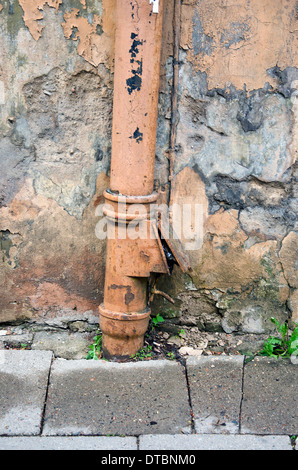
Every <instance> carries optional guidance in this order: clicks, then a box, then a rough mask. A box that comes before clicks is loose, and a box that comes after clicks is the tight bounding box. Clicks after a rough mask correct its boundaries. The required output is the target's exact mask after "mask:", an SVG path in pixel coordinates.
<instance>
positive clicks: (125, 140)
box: [99, 0, 169, 359]
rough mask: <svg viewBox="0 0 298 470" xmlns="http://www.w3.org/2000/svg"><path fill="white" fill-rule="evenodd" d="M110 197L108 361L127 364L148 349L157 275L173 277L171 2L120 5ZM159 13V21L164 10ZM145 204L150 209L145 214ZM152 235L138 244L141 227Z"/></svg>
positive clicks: (121, 1)
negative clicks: (167, 206) (164, 180)
mask: <svg viewBox="0 0 298 470" xmlns="http://www.w3.org/2000/svg"><path fill="white" fill-rule="evenodd" d="M116 8H117V12H116V43H115V75H114V104H113V132H112V158H111V180H110V189H109V190H107V191H105V192H104V197H105V208H104V214H105V215H106V217H107V221H108V223H107V232H108V235H107V255H106V256H107V257H106V272H105V288H104V301H103V304H102V305H100V307H99V323H100V328H101V331H102V348H103V355H104V357H105V358H109V359H121V358H123V359H124V358H127V357H130V356H131V355H133V354H135V353H136V352H137V351H138V350H139V349H141V348H142V346H143V344H144V334H145V332H146V330H147V328H148V323H149V317H150V313H151V312H150V308H149V305H148V303H149V294H150V293H148V282H149V277H150V273H152V272H156V273H167V272H169V270H168V266H167V262H166V259H165V254H164V252H163V249H162V246H161V242H160V239H159V238H158V236H156V237H155V238H154V237H152V236H150V234H151V233H152V223H153V225H154V227H153V232H154V233H155V234H156V232H157V230H156V225H155V223H154V221H153V222H152V220H150V217H149V214H150V207H151V204H152V203H154V202H155V201H156V200H157V194H156V193H155V192H154V191H153V189H154V165H155V146H156V127H157V106H158V96H159V75H160V56H161V42H162V23H163V8H164V0H159V1H158V0H151V1H150V2H149V0H140V1H128V0H117V6H116ZM157 8H158V13H156V10H157ZM140 204H141V205H142V207H141V208H140ZM136 223H137V224H139V229H140V230H142V231H143V233H145V236H143V237H142V238H137V239H134V237H133V236H132V237H130V233H129V232H130V231H131V232H133V231H134V230H135V224H136Z"/></svg>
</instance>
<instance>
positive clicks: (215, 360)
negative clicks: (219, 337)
mask: <svg viewBox="0 0 298 470" xmlns="http://www.w3.org/2000/svg"><path fill="white" fill-rule="evenodd" d="M243 363H244V356H218V357H217V356H201V357H198V358H197V357H190V358H188V359H187V362H186V364H187V374H188V380H189V386H190V397H191V403H192V407H193V413H194V422H195V430H196V432H197V433H203V434H209V433H215V434H217V433H220V434H235V433H238V432H239V416H240V405H241V397H242V373H243Z"/></svg>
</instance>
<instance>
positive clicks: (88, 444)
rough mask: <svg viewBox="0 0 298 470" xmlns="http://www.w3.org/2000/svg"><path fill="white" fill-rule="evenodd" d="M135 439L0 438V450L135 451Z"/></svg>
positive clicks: (86, 437)
mask: <svg viewBox="0 0 298 470" xmlns="http://www.w3.org/2000/svg"><path fill="white" fill-rule="evenodd" d="M137 448H138V445H137V438H136V437H113V436H68V437H63V436H59V437H58V436H55V437H43V436H40V437H37V436H32V437H0V450H137Z"/></svg>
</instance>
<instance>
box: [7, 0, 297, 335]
mask: <svg viewBox="0 0 298 470" xmlns="http://www.w3.org/2000/svg"><path fill="white" fill-rule="evenodd" d="M142 1H146V0H142ZM173 1H174V0H168V2H167V7H166V15H165V21H164V25H165V29H164V47H163V65H162V70H161V77H162V80H161V93H160V108H159V120H158V136H157V152H156V154H157V155H156V180H157V186H159V187H160V189H161V190H165V191H169V190H170V191H171V198H172V201H173V202H175V203H177V204H181V205H182V204H183V203H184V202H190V201H192V202H195V203H197V204H200V205H201V207H202V210H203V219H204V226H203V242H202V244H201V246H200V248H199V249H198V250H193V251H190V252H189V254H190V258H191V261H192V266H193V269H194V272H193V276H192V278H190V277H189V276H183V275H182V274H181V273H180V272H179V270H178V269H176V268H175V269H174V273H173V275H172V277H171V278H166V277H165V278H163V279H161V280H160V282H159V284H160V288H161V289H165V290H166V291H167V292H169V293H170V294H171V295H172V296H174V297H175V298H176V305H175V306H174V307H173V306H171V305H170V304H168V303H167V302H166V301H164V300H162V299H160V298H156V299H155V301H154V309H155V311H160V312H161V313H162V314H163V315H164V316H167V317H168V318H171V321H172V322H174V323H177V324H182V325H190V326H198V327H199V328H200V329H207V330H209V331H220V330H222V329H223V330H224V331H226V332H233V331H240V332H256V333H260V332H264V331H268V330H269V329H270V328H271V324H270V321H269V319H270V316H272V315H274V316H275V317H277V318H279V319H286V318H287V317H288V316H289V314H290V315H292V316H293V318H294V319H296V320H297V319H298V311H297V309H298V307H297V302H298V299H297V290H296V288H297V277H296V269H297V261H296V260H295V256H297V232H295V230H297V226H296V223H297V189H295V183H296V174H295V169H296V166H295V158H296V154H297V136H298V128H297V120H298V114H297V113H298V102H297V97H296V95H295V91H296V90H297V89H298V69H297V67H298V61H297V47H295V41H297V2H296V0H280V1H278V2H274V1H271V0H237V2H235V0H233V1H232V0H211V1H210V0H208V1H207V0H200V1H199V0H197V1H195V0H184V1H183V3H182V12H181V40H180V61H179V64H180V67H179V87H178V112H179V123H178V127H177V137H176V147H175V162H174V166H173V170H174V179H173V180H172V181H171V183H170V184H169V161H168V158H167V155H168V154H167V151H168V148H169V134H170V130H171V119H170V118H171V99H170V97H171V90H172V88H171V87H172V73H173V60H172V42H173V31H172V29H173V28H172V15H173ZM0 3H1V4H2V8H1V6H0V139H1V140H0V161H1V173H0V244H1V255H2V257H1V259H0V262H1V265H0V266H1V267H0V285H1V288H0V321H2V322H5V321H12V320H16V319H22V318H27V319H35V320H40V321H51V320H53V319H57V318H68V317H69V318H70V317H71V318H87V319H88V318H90V317H94V316H97V306H98V304H99V303H100V302H101V300H102V291H103V276H104V246H105V245H104V243H103V242H102V241H100V240H98V239H97V238H96V236H95V226H96V223H97V220H98V218H97V217H96V215H95V207H96V205H98V204H99V203H100V202H101V194H102V191H103V189H104V188H106V187H107V186H108V172H109V161H110V142H111V138H110V137H111V116H112V115H111V111H112V94H113V40H114V6H115V3H114V0H103V1H99V0H63V1H62V0H47V1H44V0H10V1H3V0H2V1H1V0H0ZM295 191H296V192H295Z"/></svg>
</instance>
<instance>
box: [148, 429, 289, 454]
mask: <svg viewBox="0 0 298 470" xmlns="http://www.w3.org/2000/svg"><path fill="white" fill-rule="evenodd" d="M139 449H140V450H152V449H154V450H190V451H191V450H292V446H291V442H290V438H289V437H288V436H253V435H247V436H244V435H239V434H238V435H231V434H230V435H227V434H226V435H218V434H191V435H188V436H186V435H181V434H180V435H179V434H178V435H174V436H167V435H165V434H164V435H157V434H155V435H146V436H140V441H139ZM190 455H191V454H189V456H190Z"/></svg>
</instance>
